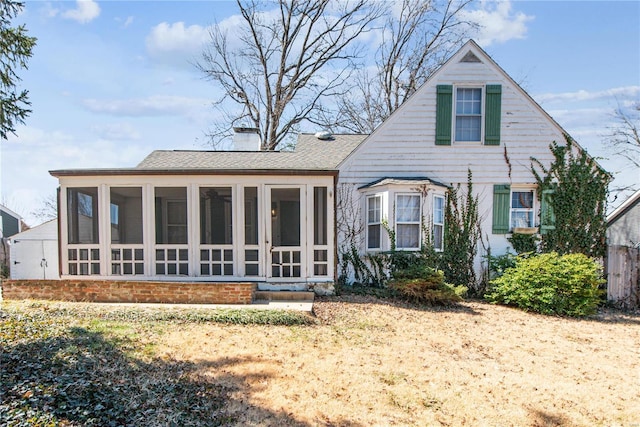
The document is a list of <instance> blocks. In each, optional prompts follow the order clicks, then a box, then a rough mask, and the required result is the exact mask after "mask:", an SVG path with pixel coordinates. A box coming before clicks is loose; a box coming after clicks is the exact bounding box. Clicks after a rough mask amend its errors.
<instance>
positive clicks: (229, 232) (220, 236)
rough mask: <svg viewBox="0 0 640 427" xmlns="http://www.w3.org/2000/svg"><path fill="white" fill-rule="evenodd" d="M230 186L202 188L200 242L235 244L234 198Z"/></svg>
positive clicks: (205, 243) (206, 243) (204, 243)
mask: <svg viewBox="0 0 640 427" xmlns="http://www.w3.org/2000/svg"><path fill="white" fill-rule="evenodd" d="M231 197H232V196H231V188H230V187H203V188H200V243H202V244H203V245H231V244H233V237H232V236H233V223H232V215H233V211H232V208H231V206H232V200H231Z"/></svg>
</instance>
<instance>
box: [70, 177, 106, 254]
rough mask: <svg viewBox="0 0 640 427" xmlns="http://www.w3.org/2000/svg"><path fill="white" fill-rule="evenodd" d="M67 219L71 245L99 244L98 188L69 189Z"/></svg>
mask: <svg viewBox="0 0 640 427" xmlns="http://www.w3.org/2000/svg"><path fill="white" fill-rule="evenodd" d="M67 219H68V223H67V232H68V234H67V237H68V240H69V243H71V244H92V243H93V244H96V243H99V242H98V188H97V187H82V188H68V189H67Z"/></svg>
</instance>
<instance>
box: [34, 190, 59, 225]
mask: <svg viewBox="0 0 640 427" xmlns="http://www.w3.org/2000/svg"><path fill="white" fill-rule="evenodd" d="M31 215H33V216H34V217H36V218H38V219H39V220H40V221H43V222H45V221H49V220H52V219H55V218H57V217H58V197H57V196H56V195H55V194H50V195H48V196H46V197H42V198H41V199H40V207H38V208H37V209H35V210H33V211H32V212H31Z"/></svg>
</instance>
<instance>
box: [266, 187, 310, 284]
mask: <svg viewBox="0 0 640 427" xmlns="http://www.w3.org/2000/svg"><path fill="white" fill-rule="evenodd" d="M304 200H305V197H304V188H303V187H302V186H286V187H285V186H268V187H267V204H266V205H267V207H268V208H269V216H268V218H270V221H269V220H268V223H267V250H268V254H267V277H268V279H269V280H270V281H272V282H279V281H282V282H293V281H297V280H299V279H300V278H301V277H302V274H303V272H304V271H305V265H304V264H305V256H304V253H303V248H304V242H305V236H304V230H305V227H303V226H302V221H301V219H302V218H304V215H303V209H304V203H303V201H304Z"/></svg>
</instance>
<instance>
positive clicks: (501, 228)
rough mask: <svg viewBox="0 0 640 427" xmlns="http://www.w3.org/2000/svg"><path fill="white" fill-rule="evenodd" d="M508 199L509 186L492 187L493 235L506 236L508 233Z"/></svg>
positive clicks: (509, 195) (509, 204)
mask: <svg viewBox="0 0 640 427" xmlns="http://www.w3.org/2000/svg"><path fill="white" fill-rule="evenodd" d="M510 197H511V186H509V184H496V185H494V186H493V227H492V232H493V234H507V233H508V232H509V209H510V207H511V201H510V200H509V198H510Z"/></svg>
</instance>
